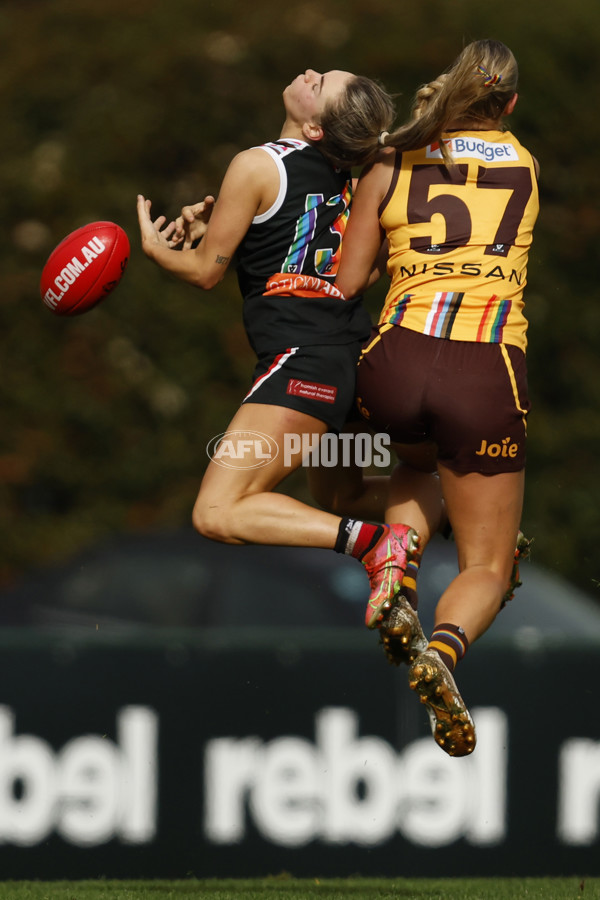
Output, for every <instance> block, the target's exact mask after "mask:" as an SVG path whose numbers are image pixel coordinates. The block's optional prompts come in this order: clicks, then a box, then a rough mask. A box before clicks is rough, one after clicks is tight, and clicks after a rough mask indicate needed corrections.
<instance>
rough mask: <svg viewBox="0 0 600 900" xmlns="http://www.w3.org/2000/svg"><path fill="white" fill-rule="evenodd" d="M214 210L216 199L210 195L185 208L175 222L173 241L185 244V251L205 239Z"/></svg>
mask: <svg viewBox="0 0 600 900" xmlns="http://www.w3.org/2000/svg"><path fill="white" fill-rule="evenodd" d="M214 208H215V198H214V197H213V196H211V195H210V194H208V195H207V196H206V197H205V198H204V200H201V201H200V202H199V203H192V204H190V205H189V206H184V207H183V208H182V210H181V215H180V216H178V218H177V219H176V220H175V234H174V237H173V240H174V241H177V242H178V243H183V249H184V250H189V249H190V247H191V246H192V244H193V242H194V241H197V240H199V239H200V238H202V237H204V234H205V232H206V228H207V226H208V223H209V220H210V217H211V215H212V212H213V209H214Z"/></svg>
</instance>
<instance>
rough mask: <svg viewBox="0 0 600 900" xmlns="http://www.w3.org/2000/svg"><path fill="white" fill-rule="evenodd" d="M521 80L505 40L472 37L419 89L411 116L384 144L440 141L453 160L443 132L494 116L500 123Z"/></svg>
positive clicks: (409, 146) (411, 145) (412, 147)
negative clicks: (434, 76)
mask: <svg viewBox="0 0 600 900" xmlns="http://www.w3.org/2000/svg"><path fill="white" fill-rule="evenodd" d="M517 81H518V67H517V62H516V60H515V58H514V56H513V54H512V52H511V51H510V50H509V48H508V47H507V46H505V44H503V43H501V42H500V41H491V40H483V41H474V42H473V43H471V44H468V45H467V46H466V47H465V48H464V50H463V51H462V53H461V54H460V55H459V56H458V57H457V59H456V60H455V61H454V62H453V63H452V65H451V66H450V68H449V69H448V70H447V71H446V72H445V73H443V74H442V75H440V76H439V77H438V78H436V79H435V80H434V81H431V82H429V84H426V85H423V86H422V87H421V88H420V89H419V90H418V91H417V94H416V97H415V100H414V103H413V109H412V118H411V120H410V122H408V123H407V124H406V125H403V126H401V127H400V128H398V129H397V130H396V131H394V132H392V133H391V134H390V135H387V136H386V138H385V146H389V147H396V148H397V149H399V150H416V149H417V148H419V147H425V146H426V145H427V144H431V143H433V142H436V141H437V142H440V149H441V152H442V155H443V156H444V159H445V161H446V162H447V163H449V164H450V163H451V162H452V160H451V157H450V154H449V152H448V149H447V148H446V146H445V144H444V143H443V142H442V141H441V137H442V133H443V132H444V131H446V130H447V129H448V128H449V127H450V126H452V127H461V128H468V127H473V128H477V127H478V126H479V125H480V123H485V122H488V121H490V120H492V121H494V122H497V123H499V122H500V117H501V116H502V113H503V111H504V109H505V107H506V104H507V103H508V102H509V100H510V99H511V98H512V97H513V95H514V93H515V91H516V89H517Z"/></svg>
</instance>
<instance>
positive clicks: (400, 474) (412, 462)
mask: <svg viewBox="0 0 600 900" xmlns="http://www.w3.org/2000/svg"><path fill="white" fill-rule="evenodd" d="M394 449H395V450H396V452H397V454H398V457H399V459H400V462H399V464H398V465H397V466H396V468H395V469H394V471H393V472H392V476H391V479H390V489H389V497H388V505H387V509H386V521H387V522H411V524H412V525H413V528H415V529H416V530H417V531H418V532H419V538H420V541H419V547H420V550H421V553H422V552H423V550H424V549H425V547H426V545H427V543H428V542H429V540H430V538H431V536H432V535H433V534H435V533H436V531H438V530H439V528H440V525H441V524H443V523H444V522H445V513H444V503H443V500H442V490H441V486H440V480H439V478H438V476H437V473H436V464H435V446H434V445H433V444H426V445H419V446H418V447H407V446H405V445H397V446H395V448H394Z"/></svg>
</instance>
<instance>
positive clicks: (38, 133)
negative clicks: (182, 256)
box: [0, 0, 600, 592]
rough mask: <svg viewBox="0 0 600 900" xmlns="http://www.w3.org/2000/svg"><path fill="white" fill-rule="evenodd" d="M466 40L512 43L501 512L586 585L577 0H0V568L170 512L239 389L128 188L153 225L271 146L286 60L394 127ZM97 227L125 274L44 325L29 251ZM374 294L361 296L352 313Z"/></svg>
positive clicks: (587, 423)
mask: <svg viewBox="0 0 600 900" xmlns="http://www.w3.org/2000/svg"><path fill="white" fill-rule="evenodd" d="M483 36H486V37H488V36H489V37H497V38H499V39H501V40H503V41H505V42H506V43H507V44H509V46H511V47H512V49H513V50H514V51H515V53H516V55H517V58H518V60H519V63H520V69H521V95H520V101H519V104H518V105H517V109H516V112H515V114H514V116H513V120H512V122H511V127H512V128H513V130H514V131H515V132H516V133H517V135H518V136H519V137H520V139H521V140H522V141H523V142H524V143H525V144H526V145H527V146H529V147H530V149H531V150H532V151H533V152H534V154H535V155H536V156H537V157H538V159H539V160H540V162H541V167H542V178H541V199H542V212H541V216H540V221H539V224H538V228H537V232H536V238H535V245H534V251H533V254H532V258H531V263H530V271H529V281H530V286H529V291H528V294H527V298H526V299H527V310H528V314H529V319H530V322H531V328H530V350H529V369H530V387H531V395H532V401H533V405H534V409H533V414H532V416H531V419H530V453H529V466H528V483H527V501H526V510H525V517H524V526H525V528H526V529H527V532H528V533H531V534H533V535H535V536H536V544H535V559H536V561H538V562H540V563H543V564H545V565H547V566H548V567H550V568H552V569H555V570H556V571H558V572H561V573H562V574H565V575H567V576H569V577H571V578H572V579H573V580H574V581H575V582H577V583H578V584H579V585H580V586H582V587H583V588H584V589H587V590H589V591H590V592H594V591H596V592H597V588H596V587H595V586H594V585H595V581H597V580H599V579H600V565H599V564H598V563H599V560H598V551H597V540H598V536H599V534H600V514H599V512H598V507H599V503H598V501H599V499H600V469H599V465H598V453H599V451H600V424H599V422H600V418H599V410H600V357H599V355H598V350H597V343H598V335H599V333H600V304H599V303H598V298H597V288H596V281H597V274H596V268H597V262H596V260H597V243H598V237H599V232H600V227H599V225H600V202H599V199H600V192H599V180H600V172H599V167H598V162H597V159H598V150H597V148H598V145H599V141H598V131H599V125H598V117H597V116H596V113H595V110H596V105H597V94H598V85H599V84H600V56H599V54H598V52H597V48H598V46H599V45H600V7H599V6H598V5H597V4H596V3H595V0H571V3H570V4H568V5H565V4H563V3H562V2H559V0H546V2H542V0H528V2H527V4H523V3H521V2H520V0H519V2H514V0H508V2H506V3H503V4H501V5H498V4H496V5H490V4H482V3H477V2H474V0H429V2H428V3H419V2H414V0H411V2H409V0H370V2H369V3H368V4H365V3H363V2H362V0H329V2H328V3H327V4H321V3H317V2H311V0H308V2H303V0H299V2H297V3H295V4H293V5H284V4H281V3H280V2H276V0H258V2H256V3H253V4H247V3H245V2H242V0H218V2H217V0H195V2H194V0H175V2H173V3H168V4H167V3H165V2H163V0H143V2H142V0H129V2H128V3H123V2H116V0H104V2H103V3H102V4H97V3H95V2H91V0H27V2H22V3H19V4H17V3H7V2H5V3H3V4H0V43H1V46H2V47H3V65H2V69H1V71H0V97H1V99H2V110H3V116H2V129H3V140H2V149H1V151H0V177H1V179H2V191H1V192H0V210H1V213H2V221H3V223H4V229H3V230H4V242H3V245H2V249H1V251H0V252H1V254H2V293H1V295H0V324H1V328H2V378H1V380H0V397H1V405H0V491H1V509H2V515H1V520H0V547H1V551H0V578H1V579H2V580H5V581H6V580H7V579H10V578H11V577H13V576H14V575H16V574H18V573H19V572H21V571H23V570H24V569H27V568H29V567H32V566H37V565H40V564H43V563H46V562H49V561H56V560H60V559H63V558H66V557H68V556H70V555H71V554H73V553H75V552H76V551H77V550H78V549H80V548H82V547H83V546H85V545H87V544H90V543H92V542H94V541H97V540H99V539H101V538H102V537H103V536H105V535H107V534H109V533H113V532H119V531H125V530H139V529H151V528H157V527H171V526H173V527H176V526H179V525H181V524H183V523H187V522H188V519H189V515H190V510H191V507H192V504H193V500H194V497H195V494H196V490H197V487H198V484H199V481H200V478H201V475H202V472H203V470H204V467H205V465H206V454H205V446H206V444H207V442H208V441H209V439H210V438H211V437H212V436H213V435H215V434H217V433H218V432H220V431H222V430H223V429H224V428H225V426H226V424H227V422H228V420H229V418H230V416H231V414H232V413H233V411H234V410H235V408H236V407H237V404H238V402H239V399H240V398H241V396H242V395H243V393H244V392H245V390H246V388H247V384H248V379H249V376H250V374H251V371H252V366H253V357H252V354H251V352H250V350H249V348H248V345H247V342H246V338H245V336H244V333H243V330H242V327H241V323H240V300H239V295H238V290H237V284H236V280H235V276H234V274H233V273H231V274H230V275H229V276H228V277H227V278H226V280H225V281H224V282H223V283H222V285H221V286H219V288H217V289H216V290H214V291H213V292H212V293H211V294H206V295H205V294H202V293H200V292H198V291H195V290H194V289H192V288H189V287H187V286H185V285H182V284H180V283H178V282H175V281H174V280H171V279H169V278H168V277H167V276H165V275H164V274H163V273H162V272H160V271H159V270H158V269H157V268H155V267H154V266H152V264H151V263H150V262H149V261H148V260H146V258H145V257H144V256H143V255H142V253H141V251H140V250H139V247H138V244H139V242H138V232H137V222H136V218H135V198H136V194H137V193H138V192H141V193H144V194H145V195H146V196H149V197H151V198H152V200H153V203H154V209H155V210H156V211H157V212H164V213H165V214H167V215H168V216H174V215H176V214H177V213H178V211H179V209H180V207H181V205H182V204H183V203H184V202H187V201H190V200H194V199H197V198H200V197H201V196H203V195H204V194H205V193H207V192H216V191H217V190H218V186H219V183H220V179H221V177H222V175H223V172H224V170H225V168H226V166H227V164H228V162H229V160H230V158H231V157H232V155H233V154H234V153H235V152H236V151H237V150H238V149H241V148H243V147H245V146H249V145H251V144H253V143H259V142H261V141H263V140H266V139H272V138H275V137H276V136H277V134H278V132H279V128H280V125H281V122H282V107H281V102H280V95H281V91H282V89H283V87H285V85H286V84H287V83H288V82H289V81H290V80H291V78H293V77H294V76H295V75H296V74H297V73H298V72H300V71H303V70H304V69H305V68H306V67H307V66H311V67H313V68H316V69H319V70H324V69H329V68H344V69H351V70H353V71H356V72H360V73H362V74H366V75H370V76H373V77H377V78H379V79H380V80H381V81H383V83H384V84H385V85H386V87H388V89H390V90H392V91H394V92H396V93H397V95H398V109H399V118H402V117H404V116H405V115H406V114H407V112H408V109H409V106H410V101H411V98H412V95H413V93H414V91H415V89H416V88H417V87H418V85H419V84H421V83H422V82H424V81H427V80H430V79H431V78H432V77H433V76H434V75H436V74H438V73H439V72H440V71H441V70H442V69H444V68H445V67H446V65H447V64H448V63H449V62H450V61H451V60H452V58H453V57H454V56H455V55H456V54H457V53H458V52H459V50H460V49H461V47H462V45H463V43H464V42H467V41H469V40H472V39H474V38H477V37H483ZM96 219H112V220H114V221H116V222H118V223H119V224H120V225H122V226H123V227H124V228H125V229H126V230H127V232H128V234H129V236H130V239H131V242H132V259H131V262H130V266H129V269H128V271H127V273H126V277H125V278H124V280H123V282H122V284H121V285H120V286H119V288H118V290H117V291H116V292H115V293H114V294H113V295H111V296H110V297H109V298H108V299H107V300H106V302H105V303H104V304H103V305H102V306H101V307H99V308H97V309H96V310H94V311H93V312H91V313H89V314H87V315H85V316H82V317H80V318H74V319H58V318H56V317H54V316H52V314H51V313H50V312H49V311H48V310H47V309H46V308H45V307H44V306H43V305H42V304H41V301H40V299H39V294H38V282H39V276H40V272H41V269H42V266H43V263H44V261H45V259H46V257H47V255H48V253H49V252H50V250H51V249H52V248H53V247H54V245H55V244H56V243H57V242H58V241H59V240H60V239H62V237H64V236H65V235H66V234H67V233H68V232H70V231H72V230H73V229H74V228H76V227H78V226H79V225H82V224H85V223H86V222H90V221H94V220H96ZM380 300H381V290H380V289H379V288H376V289H375V290H374V291H373V295H372V296H371V297H369V299H368V304H369V306H370V308H372V310H373V311H375V310H376V308H377V306H378V304H379V302H380ZM291 489H292V490H294V491H296V492H300V493H302V492H303V491H304V488H303V486H302V483H301V480H300V479H298V478H295V479H294V480H293V481H292V483H291Z"/></svg>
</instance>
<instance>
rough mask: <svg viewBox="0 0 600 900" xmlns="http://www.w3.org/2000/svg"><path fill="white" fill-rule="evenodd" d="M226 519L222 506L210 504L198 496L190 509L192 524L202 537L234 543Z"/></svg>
mask: <svg viewBox="0 0 600 900" xmlns="http://www.w3.org/2000/svg"><path fill="white" fill-rule="evenodd" d="M227 521H228V516H227V515H226V511H225V509H224V508H223V507H222V506H211V505H209V504H207V503H205V502H204V501H203V500H202V499H201V498H200V497H198V499H197V500H196V503H195V505H194V509H193V511H192V524H193V526H194V528H195V529H196V531H197V532H198V533H199V534H201V535H202V537H205V538H209V540H211V541H220V542H221V543H224V544H229V543H234V541H233V538H232V535H231V533H230V530H229V528H228V526H227Z"/></svg>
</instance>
